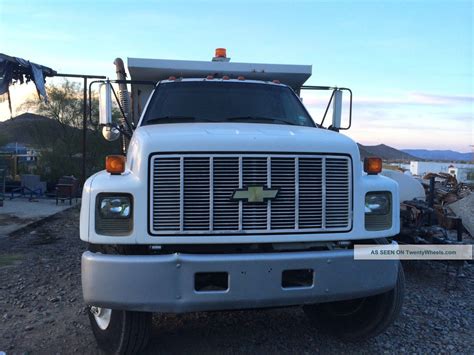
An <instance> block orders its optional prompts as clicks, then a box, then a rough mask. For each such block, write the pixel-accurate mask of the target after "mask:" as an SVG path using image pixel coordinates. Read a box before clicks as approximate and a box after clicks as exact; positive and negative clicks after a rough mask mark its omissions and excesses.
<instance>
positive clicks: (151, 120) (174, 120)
mask: <svg viewBox="0 0 474 355" xmlns="http://www.w3.org/2000/svg"><path fill="white" fill-rule="evenodd" d="M179 122H216V121H215V120H211V119H208V118H202V117H194V116H171V115H169V116H161V117H153V118H149V119H147V120H146V121H145V124H146V125H147V124H152V123H179Z"/></svg>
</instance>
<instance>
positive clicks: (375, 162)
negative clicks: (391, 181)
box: [364, 157, 382, 175]
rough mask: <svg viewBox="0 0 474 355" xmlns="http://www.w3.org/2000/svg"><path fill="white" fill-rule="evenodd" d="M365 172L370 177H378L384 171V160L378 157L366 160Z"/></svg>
mask: <svg viewBox="0 0 474 355" xmlns="http://www.w3.org/2000/svg"><path fill="white" fill-rule="evenodd" d="M364 171H365V172H366V173H367V174H369V175H377V174H378V173H380V172H381V171H382V159H380V158H376V157H371V158H365V159H364Z"/></svg>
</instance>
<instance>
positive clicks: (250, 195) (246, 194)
mask: <svg viewBox="0 0 474 355" xmlns="http://www.w3.org/2000/svg"><path fill="white" fill-rule="evenodd" d="M277 195H278V189H266V188H265V187H263V186H248V187H247V188H245V189H239V190H235V191H234V194H233V195H232V199H233V200H237V201H240V200H242V201H245V200H246V201H247V202H249V203H262V202H264V201H267V200H273V199H274V198H275V197H277Z"/></svg>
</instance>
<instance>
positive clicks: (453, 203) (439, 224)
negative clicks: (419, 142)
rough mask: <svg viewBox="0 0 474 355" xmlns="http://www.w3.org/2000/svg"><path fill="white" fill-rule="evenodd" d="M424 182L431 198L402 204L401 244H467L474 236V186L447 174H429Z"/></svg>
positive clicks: (428, 196)
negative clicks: (467, 240)
mask: <svg viewBox="0 0 474 355" xmlns="http://www.w3.org/2000/svg"><path fill="white" fill-rule="evenodd" d="M421 183H422V185H423V187H424V188H425V191H426V196H427V200H426V201H422V200H410V201H403V202H402V203H401V204H400V218H401V229H400V234H399V235H398V236H397V238H396V239H397V240H398V241H399V242H401V243H417V244H432V243H433V244H450V243H463V241H464V239H465V237H467V235H466V234H469V235H470V236H471V237H473V236H474V193H473V191H474V186H470V185H467V184H464V183H458V181H457V180H456V178H455V177H454V176H452V175H450V174H447V173H439V174H434V173H429V174H427V175H425V176H424V177H423V179H422V180H421Z"/></svg>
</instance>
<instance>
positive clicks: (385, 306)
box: [303, 264, 405, 341]
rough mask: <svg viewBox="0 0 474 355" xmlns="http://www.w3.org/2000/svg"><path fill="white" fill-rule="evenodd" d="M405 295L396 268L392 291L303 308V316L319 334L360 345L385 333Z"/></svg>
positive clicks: (403, 280) (403, 282)
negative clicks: (361, 342)
mask: <svg viewBox="0 0 474 355" xmlns="http://www.w3.org/2000/svg"><path fill="white" fill-rule="evenodd" d="M404 291H405V275H404V273H403V268H402V265H401V264H399V266H398V279H397V283H396V285H395V288H394V289H393V290H390V291H388V292H385V293H382V294H379V295H375V296H370V297H365V298H358V299H354V300H349V301H338V302H329V303H321V304H315V305H309V306H304V308H303V309H304V312H305V313H306V315H307V316H308V318H309V320H310V321H311V323H312V324H313V325H314V326H316V327H317V328H318V329H319V330H321V331H325V332H328V333H330V334H334V335H336V336H337V337H339V338H341V339H343V340H346V341H362V340H365V339H368V338H372V337H374V336H376V335H378V334H380V333H382V332H383V331H384V330H385V329H387V328H388V327H389V326H390V325H391V324H392V323H393V322H394V321H395V320H396V319H397V317H398V315H399V314H400V311H401V308H402V304H403V297H404Z"/></svg>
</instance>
